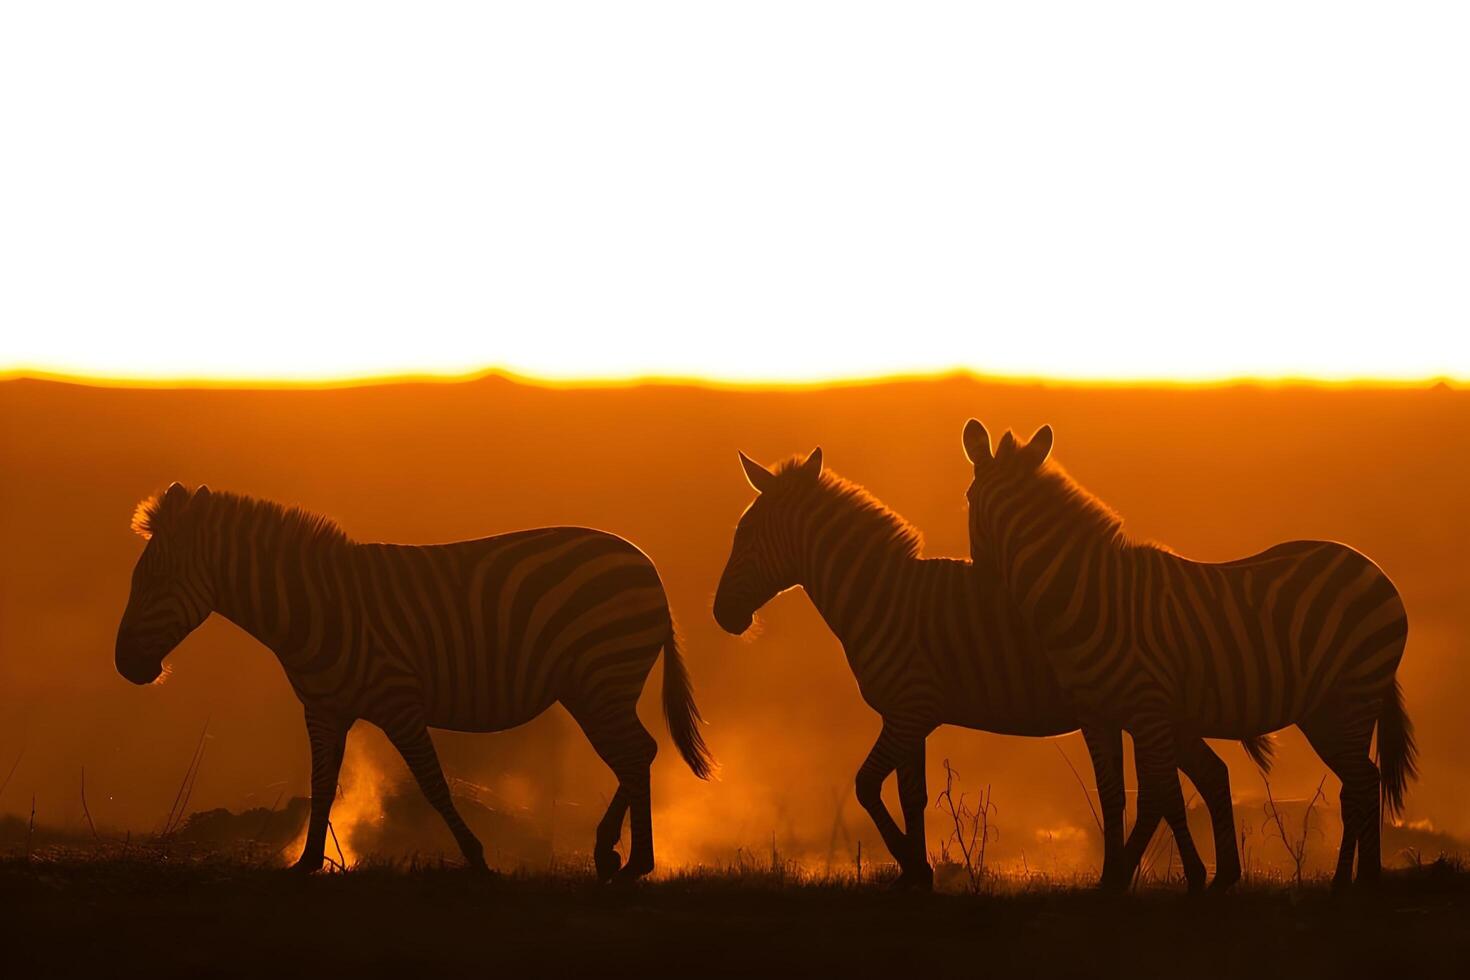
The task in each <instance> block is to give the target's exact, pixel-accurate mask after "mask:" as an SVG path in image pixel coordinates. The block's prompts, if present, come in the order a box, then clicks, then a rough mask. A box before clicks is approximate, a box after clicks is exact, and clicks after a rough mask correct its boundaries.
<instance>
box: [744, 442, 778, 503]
mask: <svg viewBox="0 0 1470 980" xmlns="http://www.w3.org/2000/svg"><path fill="white" fill-rule="evenodd" d="M737 451H738V450H737ZM740 466H741V468H742V469H744V470H745V479H746V480H748V481H750V485H751V486H752V487H754V488H755V492H756V493H765V492H766V491H767V490H769V489H770V488H771V486H772V485H773V484H774V482H775V480H776V474H774V473H772V472H771V471H770V470H768V469H766V468H765V467H764V466H762V465H761V464H759V463H757V462H756V461H755V460H753V459H751V458H750V457H749V456H747V455H745V454H744V453H740Z"/></svg>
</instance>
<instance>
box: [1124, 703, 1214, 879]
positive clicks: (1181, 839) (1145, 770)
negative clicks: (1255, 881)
mask: <svg viewBox="0 0 1470 980" xmlns="http://www.w3.org/2000/svg"><path fill="white" fill-rule="evenodd" d="M1133 751H1134V756H1135V760H1136V763H1137V766H1138V824H1139V826H1138V828H1135V831H1137V830H1138V829H1141V828H1142V827H1143V825H1144V816H1145V811H1146V810H1148V811H1151V812H1150V813H1149V816H1150V817H1151V818H1152V821H1153V826H1154V827H1157V826H1158V819H1159V816H1162V817H1163V818H1164V820H1166V821H1167V822H1168V824H1169V829H1170V830H1171V831H1173V833H1174V841H1175V844H1176V845H1177V846H1178V849H1179V862H1180V864H1181V865H1183V867H1184V878H1185V881H1187V882H1188V884H1189V891H1190V892H1191V893H1195V892H1199V891H1201V890H1203V888H1204V886H1205V862H1204V861H1203V860H1201V859H1200V856H1199V851H1198V850H1196V849H1195V846H1194V840H1193V838H1191V837H1190V836H1189V825H1188V822H1187V821H1186V819H1185V810H1184V792H1183V790H1181V789H1180V787H1179V758H1178V756H1179V753H1178V749H1177V746H1176V744H1175V735H1174V731H1173V726H1172V725H1170V724H1168V723H1167V722H1165V721H1156V722H1151V723H1148V724H1146V725H1144V726H1140V727H1139V729H1138V730H1137V731H1135V732H1134V733H1133ZM1152 836H1153V832H1152V828H1150V831H1149V837H1152ZM1147 843H1148V841H1147V839H1145V840H1143V842H1142V845H1140V846H1139V848H1138V858H1142V856H1143V847H1144V846H1146V845H1147ZM1129 844H1130V850H1131V846H1132V844H1133V841H1132V840H1130V841H1129ZM1130 864H1131V865H1133V866H1136V864H1135V863H1134V862H1130Z"/></svg>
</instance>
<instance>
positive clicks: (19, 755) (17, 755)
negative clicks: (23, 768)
mask: <svg viewBox="0 0 1470 980" xmlns="http://www.w3.org/2000/svg"><path fill="white" fill-rule="evenodd" d="M25 754H26V747H25V745H24V744H22V745H21V747H20V751H19V752H17V753H15V761H14V762H12V763H11V764H10V771H9V772H7V773H6V774H5V782H3V783H0V793H4V792H5V787H7V786H9V785H10V777H11V776H14V775H15V770H16V767H18V766H19V765H20V760H21V758H22V757H24V756H25Z"/></svg>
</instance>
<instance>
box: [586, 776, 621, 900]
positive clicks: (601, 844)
mask: <svg viewBox="0 0 1470 980" xmlns="http://www.w3.org/2000/svg"><path fill="white" fill-rule="evenodd" d="M627 815H628V791H627V790H625V789H623V787H622V784H621V783H620V784H619V785H618V788H617V790H616V791H615V792H614V793H613V797H612V799H611V800H609V801H608V804H607V812H606V813H604V814H603V815H602V819H601V820H599V821H598V822H597V838H596V843H595V844H594V845H593V848H592V864H593V866H594V867H595V868H596V869H597V880H598V881H611V880H612V877H613V875H615V874H617V873H618V869H619V868H621V867H622V866H623V859H622V857H621V856H620V855H619V854H618V841H619V840H620V839H621V838H622V836H623V819H624V818H625V817H626V816H627Z"/></svg>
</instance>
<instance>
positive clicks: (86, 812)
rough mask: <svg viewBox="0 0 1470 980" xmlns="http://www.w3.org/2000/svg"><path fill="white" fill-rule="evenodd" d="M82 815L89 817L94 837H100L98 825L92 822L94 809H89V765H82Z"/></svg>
mask: <svg viewBox="0 0 1470 980" xmlns="http://www.w3.org/2000/svg"><path fill="white" fill-rule="evenodd" d="M82 816H84V817H86V818H87V826H88V827H90V828H92V839H93V840H98V839H100V838H99V837H98V835H97V825H96V824H95V823H93V822H92V811H91V810H88V809H87V767H86V766H82Z"/></svg>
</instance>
